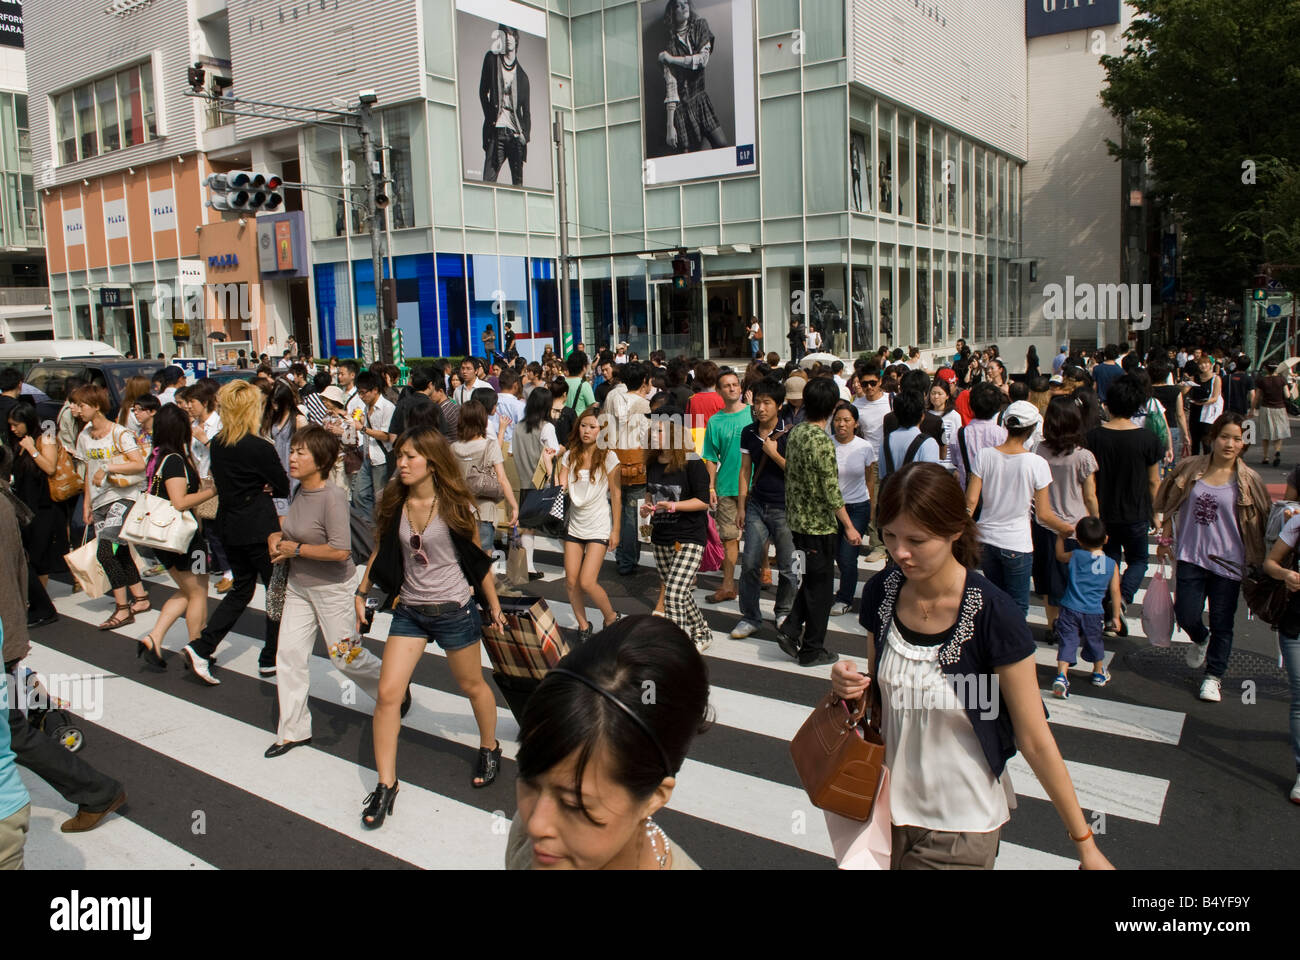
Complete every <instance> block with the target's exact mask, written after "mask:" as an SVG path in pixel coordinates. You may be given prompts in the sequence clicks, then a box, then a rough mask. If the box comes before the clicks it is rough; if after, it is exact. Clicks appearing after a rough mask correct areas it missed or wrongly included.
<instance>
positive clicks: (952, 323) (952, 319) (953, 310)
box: [947, 253, 961, 343]
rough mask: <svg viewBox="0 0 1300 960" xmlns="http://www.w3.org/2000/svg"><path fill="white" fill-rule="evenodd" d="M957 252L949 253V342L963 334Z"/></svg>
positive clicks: (955, 340)
mask: <svg viewBox="0 0 1300 960" xmlns="http://www.w3.org/2000/svg"><path fill="white" fill-rule="evenodd" d="M958 269H959V265H958V263H957V254H955V253H949V254H948V301H947V302H948V340H947V342H948V343H956V342H957V338H958V337H960V336H961V317H960V316H959V315H958V313H957V270H958Z"/></svg>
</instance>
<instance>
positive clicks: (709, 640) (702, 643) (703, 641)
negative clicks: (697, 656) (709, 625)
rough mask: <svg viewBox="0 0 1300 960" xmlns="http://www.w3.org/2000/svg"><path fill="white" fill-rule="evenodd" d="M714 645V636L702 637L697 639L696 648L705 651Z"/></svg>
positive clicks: (701, 651)
mask: <svg viewBox="0 0 1300 960" xmlns="http://www.w3.org/2000/svg"><path fill="white" fill-rule="evenodd" d="M711 646H713V636H712V635H710V636H707V637H700V638H699V639H697V640H696V641H695V649H696V650H698V651H700V653H703V652H704V651H705V650H707V649H709V647H711Z"/></svg>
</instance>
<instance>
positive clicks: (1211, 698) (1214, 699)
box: [1200, 676, 1223, 703]
mask: <svg viewBox="0 0 1300 960" xmlns="http://www.w3.org/2000/svg"><path fill="white" fill-rule="evenodd" d="M1220 683H1221V681H1220V680H1219V678H1218V677H1208V676H1207V677H1206V678H1205V679H1204V680H1202V681H1201V693H1200V697H1201V699H1202V700H1205V701H1206V702H1208V703H1218V702H1219V701H1220V700H1222V699H1223V694H1221V693H1220V692H1219V686H1220Z"/></svg>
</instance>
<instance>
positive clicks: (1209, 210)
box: [1101, 0, 1300, 296]
mask: <svg viewBox="0 0 1300 960" xmlns="http://www.w3.org/2000/svg"><path fill="white" fill-rule="evenodd" d="M1128 3H1129V5H1130V6H1131V7H1133V8H1134V19H1133V22H1132V24H1131V25H1130V27H1129V29H1128V31H1127V32H1126V34H1125V38H1126V40H1127V43H1126V46H1125V48H1124V53H1123V54H1122V55H1121V56H1118V57H1102V60H1101V62H1102V66H1103V68H1104V69H1105V71H1106V75H1107V81H1108V85H1107V87H1106V89H1105V90H1103V91H1102V94H1101V100H1102V103H1103V104H1104V105H1105V106H1106V108H1107V109H1108V110H1109V111H1110V112H1111V114H1112V115H1113V116H1114V117H1115V118H1116V120H1117V121H1118V122H1119V124H1120V129H1121V130H1122V132H1123V142H1122V143H1115V142H1113V141H1107V144H1108V146H1109V147H1110V152H1111V153H1112V155H1114V156H1116V157H1120V158H1122V159H1125V160H1128V161H1132V162H1134V163H1141V162H1144V161H1145V162H1148V163H1149V164H1150V167H1151V170H1152V172H1153V175H1154V181H1155V189H1154V193H1155V194H1156V197H1157V199H1162V200H1163V201H1164V202H1166V203H1167V204H1168V206H1169V207H1170V209H1171V210H1172V211H1173V212H1174V213H1175V214H1176V216H1177V217H1178V219H1179V221H1180V222H1181V224H1182V228H1183V237H1184V249H1183V272H1184V276H1186V277H1187V279H1188V281H1189V283H1190V284H1191V285H1192V286H1195V287H1200V288H1202V289H1204V290H1207V291H1208V292H1210V293H1213V294H1218V295H1222V296H1239V295H1240V293H1241V291H1242V290H1243V289H1244V288H1246V287H1249V286H1250V285H1251V284H1252V282H1253V278H1254V276H1255V274H1256V272H1257V269H1258V267H1259V265H1260V264H1261V263H1264V262H1267V261H1269V260H1270V259H1271V258H1273V259H1276V258H1275V257H1274V256H1273V255H1272V254H1271V253H1270V250H1271V249H1274V248H1276V246H1277V244H1278V243H1279V242H1280V241H1281V239H1282V238H1281V235H1280V234H1279V233H1278V231H1277V227H1278V224H1276V223H1274V222H1272V219H1271V218H1272V216H1273V214H1272V211H1274V210H1275V209H1276V208H1277V206H1278V203H1279V202H1280V201H1281V200H1282V199H1283V194H1284V193H1285V191H1286V190H1287V189H1291V190H1294V187H1291V188H1288V187H1287V184H1288V182H1289V180H1288V171H1294V168H1295V166H1296V165H1297V164H1300V116H1297V114H1296V113H1295V104H1296V102H1297V101H1298V100H1300V45H1297V41H1296V38H1297V37H1298V36H1300V3H1296V2H1290V0H1286V2H1278V0H1128ZM1292 225H1293V226H1294V218H1293V220H1292ZM1270 236H1271V237H1272V239H1271V240H1270V239H1267V238H1268V237H1270ZM1291 236H1292V237H1293V238H1294V237H1295V232H1294V231H1293V232H1292V234H1291ZM1284 262H1293V261H1290V260H1286V261H1284Z"/></svg>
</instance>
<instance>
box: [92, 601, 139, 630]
mask: <svg viewBox="0 0 1300 960" xmlns="http://www.w3.org/2000/svg"><path fill="white" fill-rule="evenodd" d="M123 610H125V611H126V617H125V618H123V617H122V611H123ZM132 623H135V614H134V613H132V612H131V605H130V604H129V603H119V604H117V606H116V608H115V609H114V611H113V615H112V616H111V617H109V618H108V619H107V620H105V621H104V622H103V623H101V624H100V625H99V629H100V630H116V629H117V628H118V627H125V626H127V625H128V624H132Z"/></svg>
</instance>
